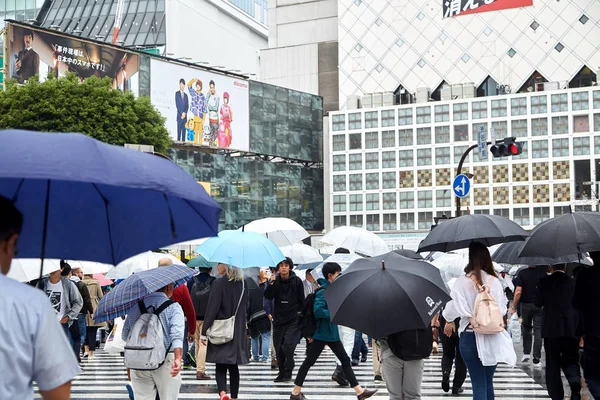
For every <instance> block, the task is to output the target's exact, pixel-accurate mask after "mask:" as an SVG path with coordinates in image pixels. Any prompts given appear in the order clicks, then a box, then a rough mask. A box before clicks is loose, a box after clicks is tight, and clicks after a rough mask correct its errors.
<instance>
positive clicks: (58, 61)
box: [5, 24, 139, 95]
mask: <svg viewBox="0 0 600 400" xmlns="http://www.w3.org/2000/svg"><path fill="white" fill-rule="evenodd" d="M5 64H6V65H5V66H6V67H8V71H9V76H10V77H11V78H14V79H16V80H17V81H18V82H19V83H25V82H27V80H28V79H30V78H31V77H33V76H34V75H38V76H39V78H40V81H44V80H45V79H46V77H47V76H48V73H49V72H53V73H54V74H55V75H56V76H64V75H65V74H66V73H67V72H74V73H76V74H77V75H78V76H80V77H81V78H82V79H84V78H87V77H90V76H97V77H100V78H104V77H109V78H111V79H112V81H113V87H114V88H115V89H120V90H123V91H126V90H130V91H132V92H133V93H134V94H136V95H137V94H138V92H139V60H138V56H137V54H134V53H129V52H126V51H121V50H117V49H115V48H112V47H109V46H102V45H98V44H95V43H90V42H86V41H83V40H78V39H73V38H70V37H66V36H62V35H59V34H53V33H49V32H46V31H42V30H38V29H30V28H28V27H22V26H19V25H13V24H9V27H8V54H7V58H6V59H5Z"/></svg>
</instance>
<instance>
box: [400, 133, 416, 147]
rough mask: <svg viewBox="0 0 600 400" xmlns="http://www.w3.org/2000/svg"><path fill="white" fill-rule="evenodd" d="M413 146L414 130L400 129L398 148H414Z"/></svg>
mask: <svg viewBox="0 0 600 400" xmlns="http://www.w3.org/2000/svg"><path fill="white" fill-rule="evenodd" d="M412 145H413V130H412V129H400V130H399V131H398V147H404V146H412Z"/></svg>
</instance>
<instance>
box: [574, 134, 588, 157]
mask: <svg viewBox="0 0 600 400" xmlns="http://www.w3.org/2000/svg"><path fill="white" fill-rule="evenodd" d="M589 154H590V138H589V136H585V137H575V138H573V155H574V156H587V155H589Z"/></svg>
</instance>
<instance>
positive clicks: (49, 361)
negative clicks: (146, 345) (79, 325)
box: [0, 196, 80, 400]
mask: <svg viewBox="0 0 600 400" xmlns="http://www.w3.org/2000/svg"><path fill="white" fill-rule="evenodd" d="M22 226H23V216H22V215H21V213H20V212H19V211H18V210H17V209H16V208H15V206H14V205H13V203H12V201H10V200H9V199H7V198H5V197H2V196H0V271H1V272H2V273H1V274H0V337H2V340H0V362H1V363H2V365H4V366H6V367H7V368H3V371H2V374H0V393H1V396H2V398H7V399H11V400H29V399H32V398H33V381H36V383H37V385H38V387H39V388H40V393H41V395H42V397H43V398H44V399H46V400H67V399H69V398H70V391H71V379H73V377H75V376H77V375H78V374H79V372H80V369H79V365H78V364H77V360H76V359H75V356H74V355H73V352H71V351H70V350H69V342H68V341H67V338H66V337H65V335H64V334H63V332H62V329H61V327H60V324H59V323H58V321H57V317H56V313H55V311H54V310H53V309H52V307H51V306H50V304H49V303H48V298H47V297H46V296H45V295H44V293H42V292H40V291H39V290H37V289H34V288H32V287H30V286H28V285H25V284H22V283H19V282H17V281H14V280H12V279H10V278H8V277H6V276H5V275H6V274H8V271H9V270H10V264H11V262H12V259H13V258H14V256H15V254H16V252H17V241H18V239H19V235H20V233H21V228H22ZM8 366H10V368H8Z"/></svg>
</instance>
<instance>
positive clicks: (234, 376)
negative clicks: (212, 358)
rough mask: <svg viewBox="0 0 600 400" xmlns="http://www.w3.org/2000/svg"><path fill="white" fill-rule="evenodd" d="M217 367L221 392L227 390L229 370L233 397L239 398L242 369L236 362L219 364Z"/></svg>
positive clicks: (218, 384)
mask: <svg viewBox="0 0 600 400" xmlns="http://www.w3.org/2000/svg"><path fill="white" fill-rule="evenodd" d="M215 368H216V377H217V390H218V391H219V393H221V392H227V371H229V381H230V389H231V397H232V398H234V399H237V398H238V392H239V391H240V370H239V368H238V366H237V365H235V364H217V365H216V366H215Z"/></svg>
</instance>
